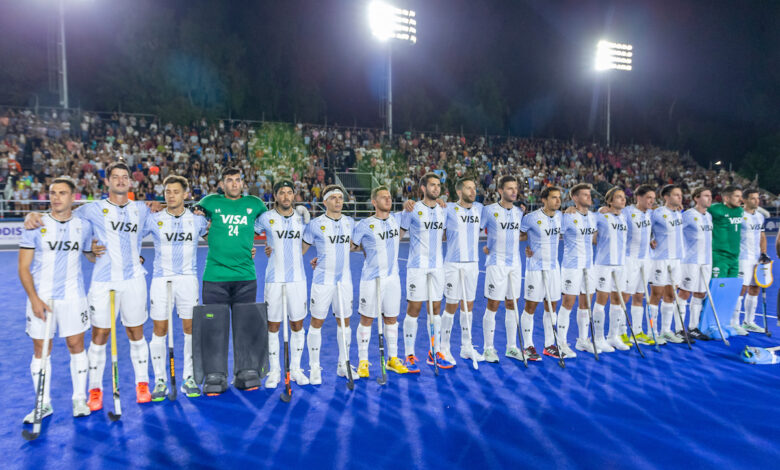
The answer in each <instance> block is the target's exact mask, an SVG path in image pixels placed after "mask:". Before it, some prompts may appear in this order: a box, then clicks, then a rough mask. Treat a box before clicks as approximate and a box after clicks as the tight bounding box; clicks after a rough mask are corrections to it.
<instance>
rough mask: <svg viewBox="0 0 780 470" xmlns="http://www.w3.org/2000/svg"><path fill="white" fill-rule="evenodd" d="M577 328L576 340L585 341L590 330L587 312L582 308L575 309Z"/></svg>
mask: <svg viewBox="0 0 780 470" xmlns="http://www.w3.org/2000/svg"><path fill="white" fill-rule="evenodd" d="M559 321H560V320H559ZM577 328H578V331H577V332H578V333H579V336H578V338H579V339H580V340H581V341H587V340H588V332H589V330H590V316H589V315H588V311H587V310H585V309H584V308H578V309H577Z"/></svg>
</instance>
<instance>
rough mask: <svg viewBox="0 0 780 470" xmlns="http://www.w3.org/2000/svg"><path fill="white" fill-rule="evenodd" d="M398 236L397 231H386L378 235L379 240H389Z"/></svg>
mask: <svg viewBox="0 0 780 470" xmlns="http://www.w3.org/2000/svg"><path fill="white" fill-rule="evenodd" d="M397 236H399V233H398V229H393V230H388V231H386V232H382V233H380V234H379V239H380V240H389V239H391V238H395V237H397Z"/></svg>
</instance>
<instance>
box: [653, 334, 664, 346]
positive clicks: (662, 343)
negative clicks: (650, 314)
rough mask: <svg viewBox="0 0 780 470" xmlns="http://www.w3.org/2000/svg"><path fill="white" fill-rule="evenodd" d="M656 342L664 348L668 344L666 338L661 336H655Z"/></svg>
mask: <svg viewBox="0 0 780 470" xmlns="http://www.w3.org/2000/svg"><path fill="white" fill-rule="evenodd" d="M655 342H656V343H658V344H659V345H661V346H663V345H665V344H666V343H667V341H666V338H664V337H663V336H661V335H655Z"/></svg>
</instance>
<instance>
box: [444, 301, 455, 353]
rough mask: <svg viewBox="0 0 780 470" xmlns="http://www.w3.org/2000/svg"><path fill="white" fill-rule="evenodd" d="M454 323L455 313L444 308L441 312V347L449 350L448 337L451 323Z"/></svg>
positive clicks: (449, 336)
mask: <svg viewBox="0 0 780 470" xmlns="http://www.w3.org/2000/svg"><path fill="white" fill-rule="evenodd" d="M453 324H455V314H454V313H449V312H447V311H446V310H445V311H444V312H442V314H441V349H442V351H449V350H450V338H451V337H452V325H453Z"/></svg>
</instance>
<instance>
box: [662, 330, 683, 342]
mask: <svg viewBox="0 0 780 470" xmlns="http://www.w3.org/2000/svg"><path fill="white" fill-rule="evenodd" d="M661 337H662V338H663V339H665V340H666V342H667V343H676V344H680V343H683V342H685V340H684V339H682V338H681V337H679V336H677V335H676V334H674V333H672V332H671V331H670V332H669V333H663V334H662V335H661Z"/></svg>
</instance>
